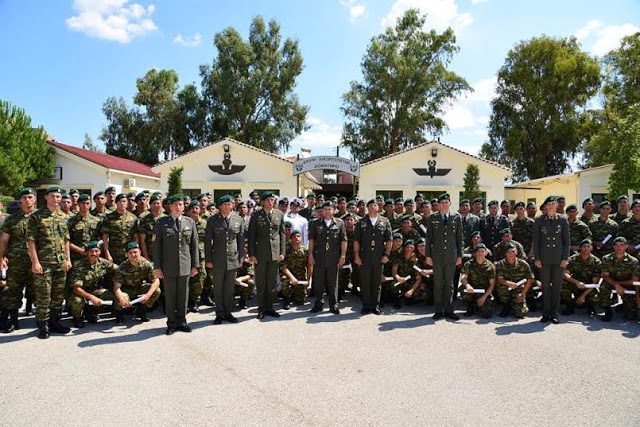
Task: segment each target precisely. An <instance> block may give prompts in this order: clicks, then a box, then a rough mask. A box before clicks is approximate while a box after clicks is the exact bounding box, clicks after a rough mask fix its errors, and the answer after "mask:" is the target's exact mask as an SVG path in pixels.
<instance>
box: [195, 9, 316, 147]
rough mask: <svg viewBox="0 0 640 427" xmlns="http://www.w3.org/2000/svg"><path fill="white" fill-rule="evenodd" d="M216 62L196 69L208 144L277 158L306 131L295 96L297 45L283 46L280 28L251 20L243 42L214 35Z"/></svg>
mask: <svg viewBox="0 0 640 427" xmlns="http://www.w3.org/2000/svg"><path fill="white" fill-rule="evenodd" d="M214 44H215V46H216V49H217V50H218V57H217V58H215V59H214V61H213V64H212V65H211V66H208V65H202V66H200V76H201V77H202V95H203V99H204V103H205V106H206V111H207V123H208V136H209V139H210V140H212V141H213V140H216V139H220V138H223V137H226V136H231V137H233V138H235V139H237V140H239V141H242V142H245V143H247V144H250V145H253V146H255V147H258V148H261V149H263V150H267V151H270V152H276V151H279V150H286V149H288V148H289V145H290V142H291V141H292V140H293V139H294V138H295V137H296V136H297V135H299V134H300V133H301V132H302V131H303V130H305V129H307V125H306V123H305V120H306V117H307V113H308V111H309V107H307V106H304V105H302V104H300V102H299V101H298V97H297V96H296V95H295V93H294V92H293V90H294V88H295V86H296V78H297V77H298V76H299V75H300V73H301V72H302V54H301V53H300V49H299V47H298V41H297V40H292V39H289V38H287V39H286V40H285V41H284V42H282V37H281V35H280V26H279V25H278V23H277V22H276V21H273V20H272V21H270V22H269V27H268V28H267V27H266V26H265V22H264V20H263V19H262V17H260V16H258V17H256V18H254V19H253V22H252V23H251V28H250V29H249V40H248V41H247V42H245V41H244V40H242V37H241V36H240V34H239V33H238V31H236V30H235V29H234V28H231V27H229V28H227V29H226V30H224V31H222V32H221V33H218V34H216V35H215V38H214Z"/></svg>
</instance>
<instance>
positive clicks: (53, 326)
mask: <svg viewBox="0 0 640 427" xmlns="http://www.w3.org/2000/svg"><path fill="white" fill-rule="evenodd" d="M49 329H50V330H51V332H55V333H57V334H68V333H69V332H71V329H70V328H67V327H66V326H64V325H63V324H62V323H60V316H59V315H58V314H57V313H56V314H52V315H51V318H50V319H49Z"/></svg>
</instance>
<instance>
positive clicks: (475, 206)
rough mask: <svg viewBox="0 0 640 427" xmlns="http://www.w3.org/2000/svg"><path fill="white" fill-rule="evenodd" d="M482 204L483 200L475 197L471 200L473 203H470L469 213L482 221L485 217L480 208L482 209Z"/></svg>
mask: <svg viewBox="0 0 640 427" xmlns="http://www.w3.org/2000/svg"><path fill="white" fill-rule="evenodd" d="M483 203H484V200H483V199H482V197H477V198H475V199H473V202H472V203H471V208H472V212H471V213H472V214H474V215H475V216H477V217H478V218H479V219H482V218H484V217H485V216H486V214H485V213H484V211H483V210H482V208H483V207H484V206H483Z"/></svg>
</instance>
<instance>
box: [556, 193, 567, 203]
mask: <svg viewBox="0 0 640 427" xmlns="http://www.w3.org/2000/svg"><path fill="white" fill-rule="evenodd" d="M566 199H567V198H566V197H564V195H563V194H561V195H559V196H556V202H559V201H560V200H566Z"/></svg>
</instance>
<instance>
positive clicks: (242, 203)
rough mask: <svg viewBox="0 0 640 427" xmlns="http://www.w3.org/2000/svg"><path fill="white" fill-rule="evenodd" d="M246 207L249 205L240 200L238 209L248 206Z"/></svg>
mask: <svg viewBox="0 0 640 427" xmlns="http://www.w3.org/2000/svg"><path fill="white" fill-rule="evenodd" d="M246 205H247V204H246V203H245V201H244V200H240V201H239V202H238V204H237V205H236V206H237V207H240V206H246Z"/></svg>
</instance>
